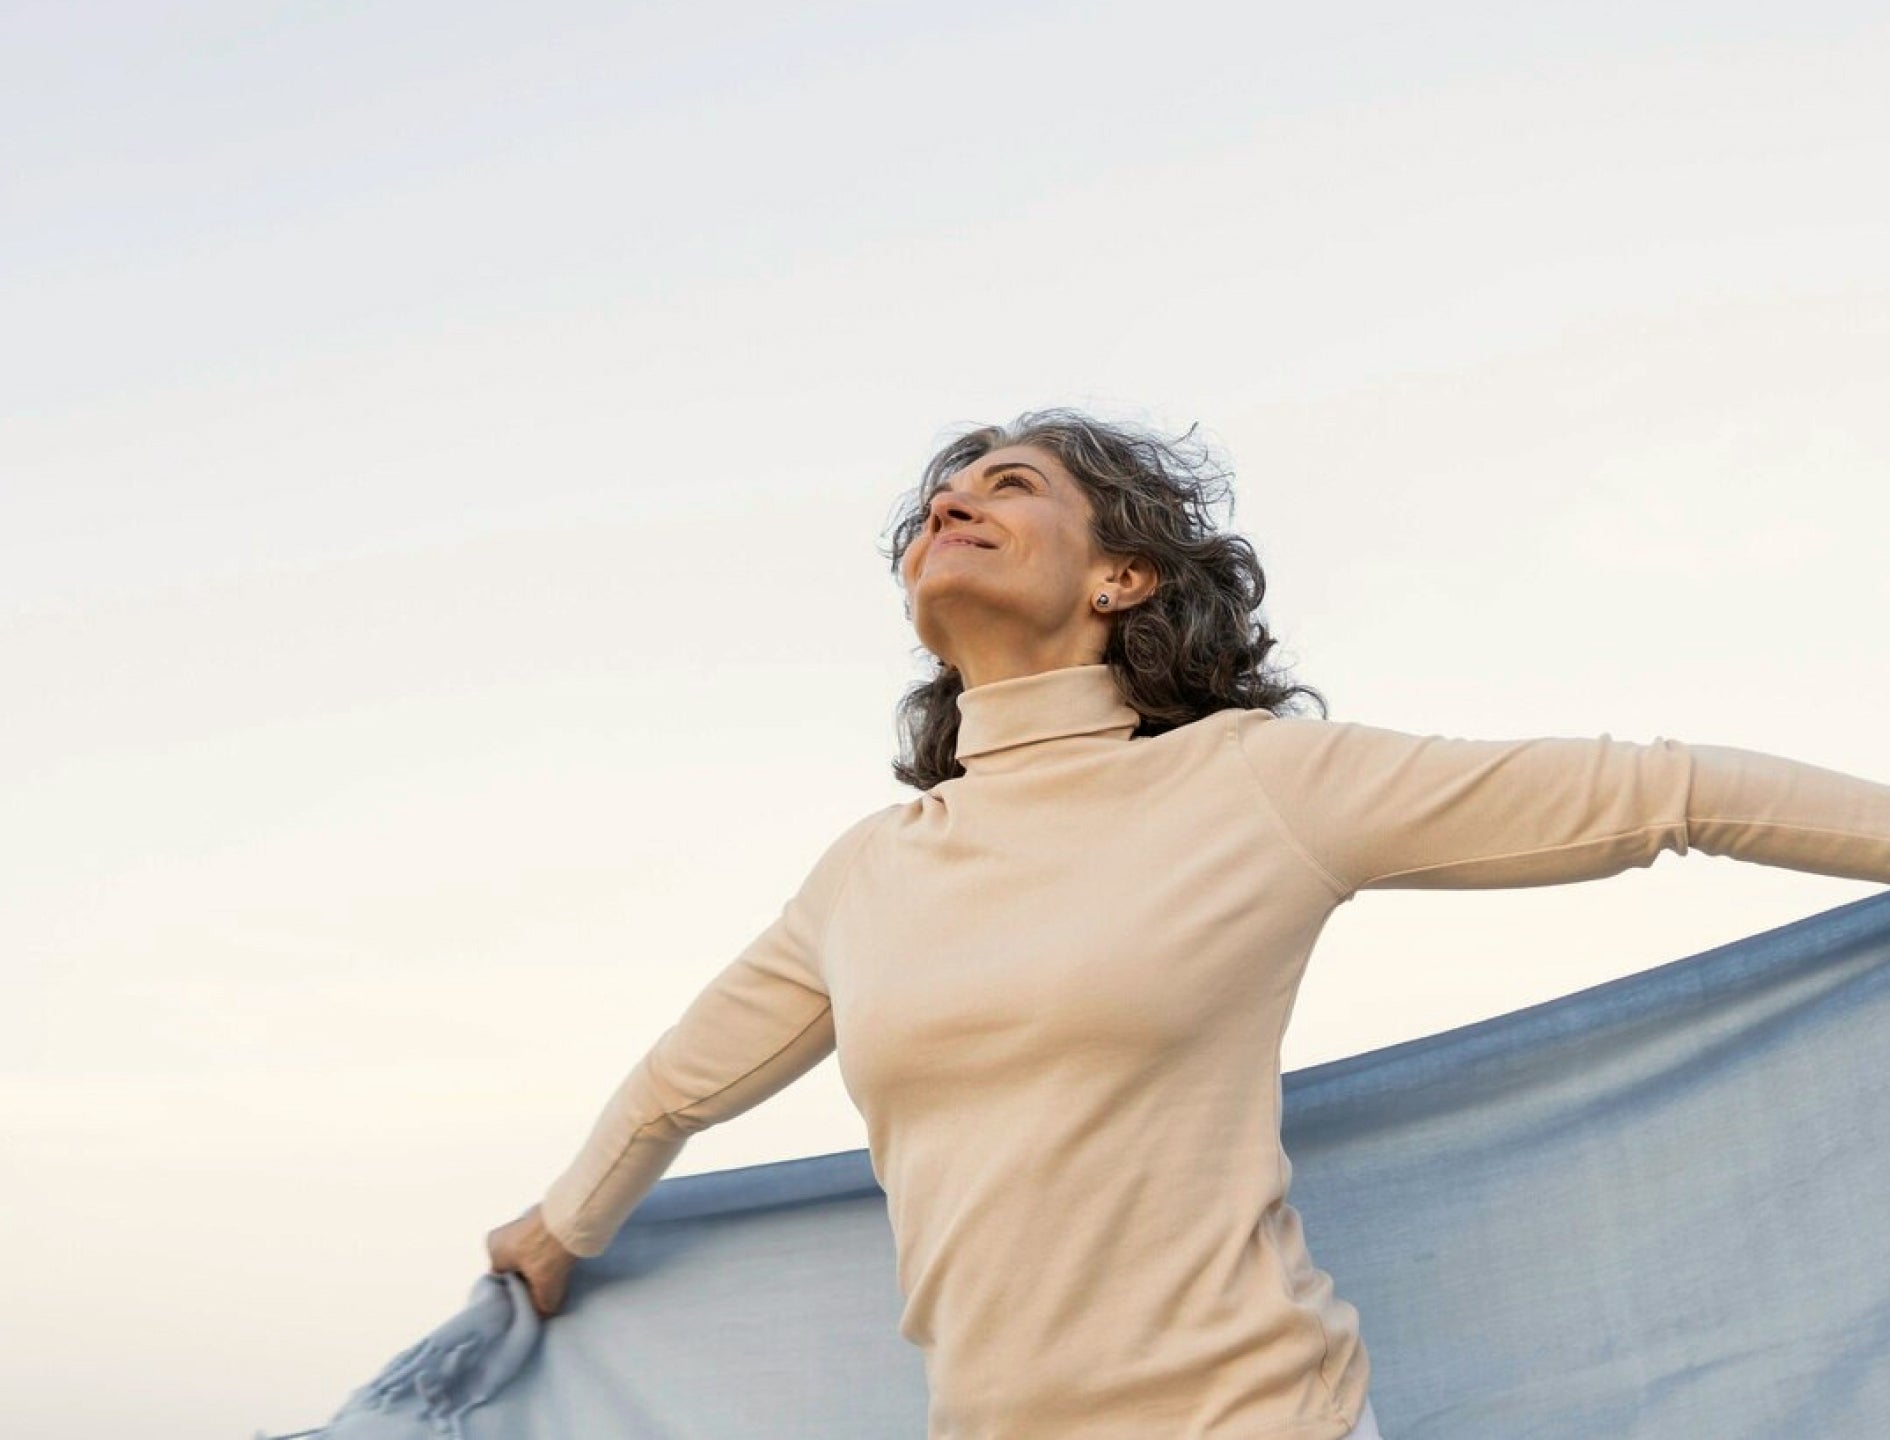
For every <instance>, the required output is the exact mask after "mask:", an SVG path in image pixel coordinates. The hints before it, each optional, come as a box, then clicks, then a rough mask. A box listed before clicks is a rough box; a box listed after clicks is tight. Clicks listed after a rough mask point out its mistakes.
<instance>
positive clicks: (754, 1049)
mask: <svg viewBox="0 0 1890 1440" xmlns="http://www.w3.org/2000/svg"><path fill="white" fill-rule="evenodd" d="M887 813H888V812H887V811H879V812H875V813H874V814H872V815H869V816H867V817H866V818H865V819H863V820H860V821H857V822H855V823H854V824H853V825H852V826H850V827H849V828H848V829H847V830H846V831H845V832H844V833H842V834H841V836H840V837H839V838H838V839H837V840H835V841H834V842H833V843H832V844H831V845H829V846H828V848H827V849H826V851H825V852H824V853H823V854H822V855H821V857H820V859H819V860H818V861H817V862H816V863H815V865H814V867H813V869H812V870H811V871H810V872H809V873H808V875H807V878H806V879H805V880H804V881H803V882H802V884H801V886H800V888H799V890H797V891H796V892H795V894H794V895H793V896H791V897H790V898H789V899H788V901H787V903H786V904H785V905H783V906H782V909H781V913H780V915H779V916H777V917H776V918H775V920H774V921H773V922H772V923H770V924H769V925H768V926H767V928H766V929H764V930H763V931H762V932H761V933H760V934H759V935H757V936H756V937H755V938H754V939H753V940H752V941H750V942H749V944H748V945H747V946H746V947H745V948H744V949H743V950H742V951H741V953H740V954H739V955H737V956H736V957H735V959H734V960H733V961H732V962H730V964H729V965H728V967H727V968H726V969H724V970H723V971H722V972H721V974H719V975H717V976H716V977H715V979H713V980H712V981H710V982H709V984H708V985H707V987H705V988H704V989H703V990H702V992H701V993H700V994H698V995H697V996H696V998H695V999H694V1000H693V1001H691V1002H690V1004H689V1006H688V1008H687V1009H686V1010H685V1011H684V1012H683V1014H682V1017H681V1018H680V1019H679V1020H678V1021H677V1022H676V1023H675V1024H674V1025H672V1026H671V1027H670V1028H669V1029H668V1030H667V1031H665V1032H664V1033H663V1035H662V1036H661V1037H660V1038H659V1039H658V1040H657V1041H656V1043H655V1044H654V1045H653V1046H651V1048H650V1050H649V1051H648V1052H647V1053H646V1054H645V1055H644V1056H643V1058H642V1059H641V1060H639V1061H638V1062H637V1063H636V1065H635V1066H634V1067H633V1068H632V1069H631V1071H630V1073H629V1074H628V1075H627V1076H626V1077H625V1078H624V1081H623V1083H622V1084H621V1085H620V1086H618V1088H617V1091H616V1093H615V1094H613V1095H612V1096H611V1098H610V1100H609V1101H608V1103H606V1105H605V1107H604V1110H603V1113H602V1114H600V1115H599V1116H598V1118H597V1122H596V1124H595V1125H594V1126H593V1127H592V1130H591V1134H590V1138H589V1139H588V1140H586V1141H585V1143H584V1145H583V1148H582V1149H580V1150H579V1152H578V1154H577V1156H576V1158H575V1159H574V1160H573V1161H572V1162H571V1164H570V1165H569V1166H568V1167H567V1168H566V1169H565V1171H564V1173H563V1174H562V1175H560V1176H559V1177H558V1178H557V1179H556V1180H555V1181H554V1182H553V1183H552V1185H551V1188H550V1189H549V1190H548V1191H547V1192H546V1193H545V1196H544V1199H543V1201H542V1202H541V1206H540V1214H541V1215H542V1217H543V1219H544V1222H545V1226H546V1228H547V1229H548V1230H550V1232H551V1233H552V1235H553V1236H555V1237H556V1238H557V1240H558V1241H559V1243H560V1244H562V1245H563V1246H564V1247H565V1248H566V1249H567V1250H569V1251H571V1252H572V1253H573V1254H576V1255H597V1254H601V1253H602V1252H603V1250H604V1249H605V1248H606V1247H607V1246H608V1245H609V1244H610V1241H611V1239H612V1237H613V1236H614V1235H615V1234H616V1233H617V1230H618V1229H619V1228H620V1227H621V1226H622V1224H623V1222H624V1221H625V1220H626V1219H628V1218H629V1216H630V1212H631V1211H632V1210H634V1209H635V1208H636V1205H637V1202H638V1201H640V1200H641V1199H642V1198H643V1197H644V1195H646V1194H647V1193H648V1192H649V1190H650V1188H651V1187H652V1186H653V1185H655V1184H656V1182H657V1180H658V1179H659V1178H660V1177H661V1175H662V1173H663V1171H664V1170H666V1169H667V1168H668V1167H669V1165H670V1162H671V1161H673V1160H674V1159H675V1158H676V1155H677V1153H678V1152H679V1151H680V1150H681V1149H682V1147H683V1144H684V1142H685V1141H686V1140H687V1139H688V1138H689V1136H690V1135H691V1134H692V1133H693V1132H695V1131H697V1130H702V1129H706V1128H707V1127H708V1126H710V1125H715V1124H718V1123H720V1122H721V1121H723V1120H727V1119H729V1118H730V1117H731V1116H734V1115H739V1114H740V1113H741V1112H743V1111H744V1110H748V1109H751V1108H752V1107H754V1106H755V1105H758V1104H759V1103H760V1102H761V1101H763V1100H765V1099H767V1098H768V1097H769V1096H770V1095H773V1094H774V1093H775V1092H776V1091H778V1090H781V1089H783V1088H785V1087H786V1086H787V1085H788V1084H790V1083H791V1082H793V1081H794V1080H797V1079H799V1078H800V1077H801V1076H802V1075H804V1074H806V1073H807V1072H808V1071H809V1070H811V1069H813V1067H814V1066H815V1065H817V1064H819V1063H820V1061H822V1060H823V1059H825V1058H826V1057H827V1056H828V1055H829V1054H831V1053H832V1051H833V1048H834V1031H833V1014H832V1009H831V1006H830V1004H829V1001H828V996H827V989H826V982H825V979H824V977H823V975H822V970H821V960H820V944H821V939H822V936H823V934H824V932H825V929H826V924H827V919H828V917H829V915H830V914H831V913H832V911H833V908H834V905H835V903H836V902H837V900H838V898H839V895H840V891H841V889H842V887H843V886H844V885H845V882H846V876H847V874H848V872H849V871H850V869H851V867H852V863H853V860H854V858H855V856H856V855H857V854H858V852H859V850H860V848H861V846H862V844H863V843H864V841H865V839H866V836H867V835H868V834H869V833H870V832H871V831H872V830H873V829H874V828H875V826H876V824H877V822H878V821H879V820H881V819H882V818H883V817H884V816H885V815H886V814H887Z"/></svg>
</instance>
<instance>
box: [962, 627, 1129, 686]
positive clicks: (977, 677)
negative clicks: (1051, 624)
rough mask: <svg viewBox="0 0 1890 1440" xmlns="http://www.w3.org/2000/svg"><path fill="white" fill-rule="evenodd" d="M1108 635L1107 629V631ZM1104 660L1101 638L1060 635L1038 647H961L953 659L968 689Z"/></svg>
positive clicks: (1094, 663) (1099, 662)
mask: <svg viewBox="0 0 1890 1440" xmlns="http://www.w3.org/2000/svg"><path fill="white" fill-rule="evenodd" d="M1104 633H1105V634H1106V633H1107V632H1104ZM1102 663H1103V658H1102V644H1101V642H1100V638H1092V637H1090V636H1087V635H1085V636H1075V637H1072V636H1059V637H1056V638H1055V639H1053V640H1050V641H1047V642H1046V643H1044V644H1042V645H1038V646H1032V647H1027V648H1019V647H1017V646H1006V645H991V644H986V645H985V646H983V647H982V648H980V647H967V648H965V649H961V650H960V651H959V652H958V654H957V655H956V657H955V658H954V659H953V661H952V668H953V669H955V670H957V671H958V674H959V678H960V679H962V680H963V681H964V686H965V689H967V690H970V689H973V688H975V687H977V686H979V685H995V684H996V683H997V682H998V681H1000V680H1017V679H1021V678H1022V677H1023V676H1025V675H1041V674H1042V673H1043V672H1044V671H1046V670H1068V669H1070V668H1071V667H1072V666H1076V665H1100V664H1102Z"/></svg>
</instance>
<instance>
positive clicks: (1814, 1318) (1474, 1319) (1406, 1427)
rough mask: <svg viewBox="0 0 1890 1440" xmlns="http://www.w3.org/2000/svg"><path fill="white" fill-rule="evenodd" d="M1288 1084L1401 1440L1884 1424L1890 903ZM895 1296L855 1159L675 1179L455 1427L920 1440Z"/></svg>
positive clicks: (385, 1437) (603, 1436)
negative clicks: (494, 1390)
mask: <svg viewBox="0 0 1890 1440" xmlns="http://www.w3.org/2000/svg"><path fill="white" fill-rule="evenodd" d="M1526 961H1527V957H1526V956H1525V957H1519V963H1526ZM1260 1063H1261V1057H1258V1056H1256V1057H1255V1064H1256V1067H1258V1066H1259V1065H1260ZM1259 1075H1260V1072H1259V1071H1258V1069H1257V1068H1256V1080H1258V1079H1259ZM1285 1095H1286V1127H1285V1136H1284V1138H1285V1143H1286V1148H1287V1151H1288V1153H1289V1154H1290V1155H1291V1156H1292V1157H1293V1161H1294V1184H1293V1195H1292V1198H1293V1203H1294V1204H1295V1206H1296V1207H1297V1208H1298V1209H1299V1210H1300V1212H1301V1214H1302V1215H1303V1217H1304V1219H1305V1223H1306V1230H1307V1235H1308V1240H1309V1243H1310V1245H1311V1248H1312V1252H1313V1255H1314V1256H1315V1258H1316V1259H1317V1261H1318V1263H1319V1264H1320V1265H1321V1266H1322V1267H1323V1268H1324V1269H1326V1270H1328V1271H1330V1272H1331V1273H1332V1275H1333V1276H1334V1278H1335V1280H1336V1282H1337V1284H1338V1288H1339V1292H1340V1294H1342V1295H1344V1296H1345V1297H1346V1298H1348V1299H1349V1300H1351V1301H1352V1302H1353V1303H1354V1304H1355V1305H1357V1306H1358V1308H1359V1312H1360V1314H1361V1316H1362V1323H1363V1329H1364V1336H1365V1342H1366V1344H1367V1346H1368V1347H1369V1349H1370V1352H1371V1355H1372V1359H1373V1377H1372V1403H1373V1407H1374V1409H1375V1410H1376V1412H1377V1416H1378V1420H1379V1424H1380V1425H1381V1427H1382V1428H1383V1432H1384V1434H1385V1435H1386V1436H1387V1437H1388V1440H1674V1437H1688V1440H1693V1437H1709V1436H1710V1437H1712V1440H1820V1437H1830V1440H1838V1437H1853V1436H1864V1435H1890V1358H1887V1357H1890V896H1883V897H1878V898H1875V899H1871V900H1867V901H1863V902H1860V903H1858V904H1855V905H1850V906H1846V907H1844V908H1842V909H1838V910H1834V911H1831V912H1830V913H1828V914H1825V915H1821V916H1815V917H1813V918H1811V919H1809V920H1806V921H1802V922H1800V923H1798V924H1796V925H1792V926H1788V927H1786V928H1785V929H1782V930H1778V931H1773V932H1771V933H1769V934H1766V935H1761V936H1757V937H1754V938H1752V939H1749V940H1745V941H1741V942H1739V943H1737V944H1735V945H1730V946H1727V947H1725V948H1723V949H1720V950H1716V951H1712V952H1710V953H1708V954H1705V955H1701V956H1697V957H1695V958H1692V959H1689V960H1683V961H1679V962H1676V963H1674V964H1671V965H1666V966H1663V967H1661V968H1659V969H1655V970H1651V971H1648V972H1646V973H1644V974H1640V975H1634V976H1630V977H1628V978H1626V979H1623V980H1619V981H1615V982H1613V983H1611V984H1608V985H1603V986H1600V987H1597V988H1595V989H1592V990H1587V991H1583V992H1581V993H1579V994H1576V995H1571V996H1568V997H1565V998H1563V999H1560V1000H1556V1001H1553V1002H1550V1003H1549V1004H1546V1005H1540V1006H1536V1007H1533V1008H1531V1009H1528V1010H1523V1011H1519V1012H1517V1013H1515V1014H1512V1015H1505V1016H1501V1017H1499V1018H1497V1019H1494V1020H1489V1021H1485V1022H1483V1023H1481V1024H1477V1025H1472V1026H1468V1027H1466V1028H1463V1029H1460V1030H1454V1031H1451V1032H1448V1033H1446V1034H1443V1035H1437V1036H1431V1037H1428V1038H1426V1039H1422V1040H1415V1041H1412V1042H1410V1043H1408V1044H1404V1045H1397V1046H1393V1047H1391V1048H1389V1049H1385V1050H1379V1051H1374V1052H1372V1053H1370V1054H1367V1055H1360V1056H1356V1057H1354V1058H1352V1059H1348V1060H1342V1061H1338V1062H1335V1063H1333V1064H1329V1065H1321V1066H1318V1067H1315V1068H1313V1069H1310V1070H1305V1071H1301V1072H1298V1073H1296V1074H1294V1075H1290V1076H1288V1077H1286V1080H1285ZM1124 1163H1125V1164H1132V1163H1134V1157H1132V1156H1128V1157H1125V1158H1124ZM515 1283H516V1282H514V1284H515ZM512 1294H513V1303H515V1304H524V1307H525V1309H526V1310H527V1311H529V1304H527V1303H525V1302H523V1301H522V1300H521V1299H519V1298H518V1296H517V1293H516V1291H514V1292H512ZM899 1309H900V1300H899V1295H898V1291H897V1287H896V1285H895V1281H894V1271H893V1248H892V1236H891V1233H890V1230H889V1228H888V1225H887V1220H886V1211H885V1204H884V1199H883V1197H882V1196H881V1194H880V1191H879V1189H878V1187H877V1186H876V1185H875V1184H874V1181H873V1176H872V1172H871V1169H870V1168H869V1165H868V1162H867V1157H866V1154H865V1152H863V1151H851V1152H847V1153H844V1154H839V1155H826V1156H818V1157H815V1158H813V1159H808V1160H796V1161H789V1162H785V1163H782V1164H778V1165H763V1166H756V1167H752V1168H749V1169H743V1170H731V1171H725V1172H722V1173H719V1174H712V1175H699V1176H686V1177H679V1178H676V1179H671V1180H667V1181H664V1182H663V1183H662V1184H660V1185H658V1186H657V1187H656V1189H655V1190H654V1191H653V1192H652V1193H651V1194H650V1195H649V1197H647V1198H646V1199H645V1201H644V1202H643V1204H642V1205H641V1206H640V1207H639V1208H638V1210H637V1212H636V1214H635V1215H633V1216H632V1217H631V1220H630V1222H629V1223H628V1224H627V1225H626V1226H625V1227H624V1229H623V1231H622V1232H621V1233H620V1234H619V1236H618V1238H617V1241H616V1243H615V1244H614V1245H613V1246H612V1247H611V1249H610V1250H609V1251H608V1252H607V1253H606V1254H605V1255H602V1256H600V1257H598V1258H597V1259H596V1260H593V1261H589V1262H586V1263H585V1264H584V1265H583V1266H582V1267H580V1269H579V1271H578V1273H577V1275H576V1276H575V1277H574V1279H573V1283H572V1290H571V1299H570V1303H569V1306H568V1308H567V1311H566V1313H564V1314H563V1315H560V1316H559V1317H558V1318H556V1319H555V1320H553V1321H552V1322H550V1324H549V1325H548V1326H547V1327H546V1329H545V1335H544V1342H543V1343H542V1344H541V1345H540V1346H539V1347H538V1349H537V1351H536V1353H534V1354H531V1356H530V1358H529V1359H528V1360H527V1361H526V1362H525V1363H524V1364H523V1365H522V1367H521V1368H520V1369H519V1372H518V1375H517V1377H516V1379H515V1380H514V1381H513V1382H512V1383H511V1384H510V1385H509V1386H507V1387H506V1388H505V1389H503V1390H502V1391H500V1392H499V1393H498V1394H497V1395H495V1396H494V1397H493V1398H492V1399H491V1400H490V1401H489V1402H488V1403H486V1404H484V1405H482V1406H479V1407H478V1408H476V1409H471V1410H469V1411H464V1412H462V1413H461V1414H460V1420H461V1422H462V1423H463V1426H464V1433H465V1435H466V1437H467V1440H569V1437H572V1436H580V1435H581V1436H584V1437H586V1440H619V1437H621V1440H723V1437H727V1440H756V1437H768V1440H852V1437H857V1440H918V1437H922V1436H923V1435H924V1433H925V1376H924V1370H923V1366H922V1363H921V1360H920V1356H919V1354H918V1352H917V1351H916V1350H914V1349H913V1348H912V1347H911V1346H909V1345H907V1344H906V1342H905V1341H903V1340H902V1339H900V1338H899V1336H898V1333H897V1329H896V1326H897V1321H898V1315H899ZM493 1320H494V1317H490V1316H489V1317H488V1324H489V1325H490V1324H491V1323H493ZM500 1328H501V1329H503V1327H500ZM409 1353H412V1352H409ZM487 1353H489V1354H491V1355H492V1356H494V1357H496V1356H498V1354H499V1353H500V1352H499V1351H498V1350H496V1349H494V1350H490V1351H489V1352H487ZM465 1378H467V1377H464V1376H463V1377H462V1379H465ZM477 1388H478V1387H477V1386H473V1387H470V1388H468V1389H467V1390H466V1391H465V1392H464V1393H468V1394H469V1393H472V1390H473V1389H477ZM410 1389H411V1392H412V1393H410V1394H409V1396H408V1401H409V1402H412V1401H414V1400H416V1399H417V1398H418V1395H419V1393H420V1391H419V1389H418V1388H417V1386H415V1387H410ZM376 1416H377V1418H378V1419H383V1420H385V1419H388V1418H389V1417H388V1414H387V1412H385V1411H377V1412H376ZM334 1433H335V1434H336V1435H337V1436H341V1435H344V1434H345V1435H346V1436H347V1437H348V1440H366V1436H367V1434H368V1432H355V1431H345V1432H344V1431H341V1430H336V1431H335V1432H334ZM372 1436H373V1440H432V1436H431V1432H430V1430H429V1429H428V1428H427V1423H426V1422H425V1421H421V1420H417V1419H416V1420H413V1421H410V1422H409V1423H408V1425H407V1428H405V1429H398V1428H386V1429H383V1430H376V1431H374V1432H372Z"/></svg>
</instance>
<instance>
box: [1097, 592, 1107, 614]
mask: <svg viewBox="0 0 1890 1440" xmlns="http://www.w3.org/2000/svg"><path fill="white" fill-rule="evenodd" d="M1096 608H1097V609H1098V610H1107V609H1108V608H1109V597H1108V595H1106V594H1104V595H1098V596H1097V597H1096Z"/></svg>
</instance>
